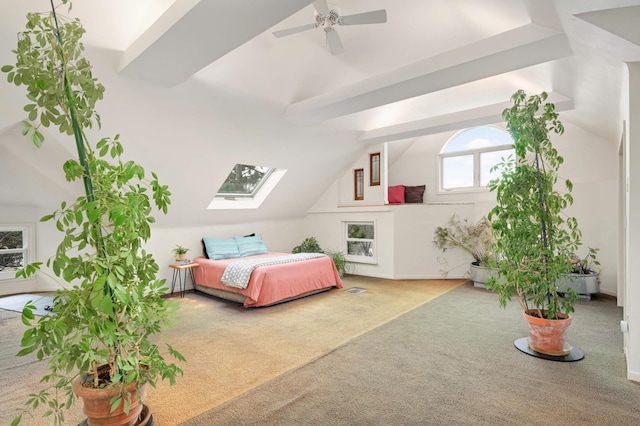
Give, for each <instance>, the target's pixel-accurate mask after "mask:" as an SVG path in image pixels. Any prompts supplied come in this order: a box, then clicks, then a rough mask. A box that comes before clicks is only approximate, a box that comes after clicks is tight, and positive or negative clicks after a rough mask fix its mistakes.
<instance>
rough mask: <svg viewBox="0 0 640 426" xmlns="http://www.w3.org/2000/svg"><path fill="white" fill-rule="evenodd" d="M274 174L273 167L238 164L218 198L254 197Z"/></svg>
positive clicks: (221, 187) (225, 182) (220, 189)
mask: <svg viewBox="0 0 640 426" xmlns="http://www.w3.org/2000/svg"><path fill="white" fill-rule="evenodd" d="M272 172H273V169H272V168H271V167H262V166H250V165H247V164H236V165H235V166H233V169H231V172H230V173H229V176H227V178H226V179H225V181H224V183H223V184H222V186H220V188H219V189H218V193H217V194H216V197H223V198H227V199H229V198H236V197H245V198H246V197H253V196H254V195H255V194H256V193H257V192H258V191H259V190H260V187H262V184H263V183H264V182H265V181H266V180H267V179H268V178H269V175H271V173H272Z"/></svg>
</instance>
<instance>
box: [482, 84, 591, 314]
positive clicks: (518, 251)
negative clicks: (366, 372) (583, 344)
mask: <svg viewBox="0 0 640 426" xmlns="http://www.w3.org/2000/svg"><path fill="white" fill-rule="evenodd" d="M546 98H547V94H546V93H544V92H543V93H542V94H540V95H534V96H530V97H527V96H526V94H525V93H524V92H523V91H522V90H520V91H518V92H516V93H515V94H514V95H513V96H512V98H511V100H512V102H513V106H512V107H511V108H508V109H506V110H505V111H504V112H503V117H504V119H505V121H506V123H507V128H508V130H509V132H510V133H511V136H512V137H513V140H514V141H515V153H516V156H515V158H513V156H511V157H510V158H508V159H507V160H505V162H504V163H502V164H499V165H497V166H496V167H498V168H500V169H502V170H503V172H502V175H501V176H500V177H498V178H496V179H494V180H492V181H491V182H490V183H489V188H490V189H491V190H492V191H494V192H495V194H496V200H497V205H496V206H495V207H494V208H493V209H492V210H491V212H490V213H489V220H490V221H491V223H492V232H493V236H494V243H493V245H492V250H493V252H494V253H495V255H496V256H497V260H495V261H493V262H492V266H495V267H497V268H498V277H493V278H490V279H489V281H488V282H487V286H488V287H489V288H491V289H493V290H495V291H497V292H498V293H499V295H500V304H501V305H502V306H505V304H506V303H507V301H508V300H511V299H512V297H514V296H517V297H518V300H519V301H520V302H521V303H522V305H523V308H524V309H534V308H535V309H538V310H541V311H545V312H544V316H545V317H546V318H549V319H557V318H558V317H559V315H560V314H561V313H564V314H570V313H571V312H573V310H574V304H575V301H576V298H577V295H576V293H575V291H573V290H572V289H571V290H569V292H568V294H567V297H564V298H563V297H560V296H559V295H558V288H557V282H558V280H559V279H561V278H562V277H564V276H566V275H567V274H568V273H570V272H571V269H572V263H571V259H572V253H574V252H576V251H577V249H578V247H579V246H580V244H581V233H580V230H579V229H578V223H577V221H576V219H575V218H573V217H567V216H566V215H565V213H564V209H565V208H566V207H568V206H569V205H571V203H572V202H573V198H572V197H571V189H572V184H571V182H570V181H569V180H565V181H564V187H565V188H566V192H564V193H561V192H560V191H559V190H558V189H556V186H557V185H556V184H557V183H558V168H559V166H560V165H561V164H562V163H563V161H564V160H563V158H562V157H561V156H560V155H559V154H558V152H557V150H556V149H555V148H554V147H553V145H552V144H551V140H550V133H551V132H553V133H556V134H562V133H563V132H564V127H563V126H562V123H561V122H560V120H559V119H558V114H557V113H556V112H555V107H554V105H553V104H552V103H545V104H543V102H544V101H545V100H546ZM540 110H541V111H540ZM500 277H502V278H503V279H499V278H500Z"/></svg>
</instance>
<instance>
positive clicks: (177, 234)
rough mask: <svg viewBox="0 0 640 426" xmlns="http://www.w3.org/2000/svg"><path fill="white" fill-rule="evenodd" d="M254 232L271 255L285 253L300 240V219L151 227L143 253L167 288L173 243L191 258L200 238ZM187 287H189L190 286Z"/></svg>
mask: <svg viewBox="0 0 640 426" xmlns="http://www.w3.org/2000/svg"><path fill="white" fill-rule="evenodd" d="M251 233H256V234H258V235H261V236H262V239H263V240H264V242H265V245H266V246H267V248H268V249H269V251H271V252H283V253H289V252H291V249H292V248H293V247H295V246H296V245H298V244H300V242H301V241H302V237H301V236H302V235H304V232H303V223H302V220H301V219H299V220H282V221H263V222H246V223H237V224H233V225H207V226H195V227H189V226H184V227H154V228H153V230H152V235H151V239H150V240H149V241H148V243H147V250H149V251H150V252H151V253H153V255H154V257H155V259H156V261H157V262H158V265H159V267H160V271H159V273H158V278H160V279H163V278H164V279H166V280H167V284H166V285H167V287H168V288H170V286H171V275H172V270H171V269H170V268H169V267H168V265H169V264H170V263H174V260H175V255H174V253H173V251H172V250H173V248H174V247H175V246H176V244H179V245H181V246H184V247H186V248H188V249H189V252H188V253H187V257H188V258H189V259H195V258H196V257H198V256H202V254H203V249H202V242H201V240H202V238H203V237H210V238H232V237H234V236H236V235H248V234H251ZM188 288H191V287H190V285H189V286H188Z"/></svg>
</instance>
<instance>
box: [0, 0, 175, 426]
mask: <svg viewBox="0 0 640 426" xmlns="http://www.w3.org/2000/svg"><path fill="white" fill-rule="evenodd" d="M62 3H65V4H69V8H70V7H71V4H70V2H69V1H68V0H62ZM51 7H52V10H51V12H50V13H48V14H46V13H45V14H41V13H29V14H28V15H27V21H28V22H27V26H26V29H25V30H24V31H23V32H22V33H21V34H20V35H19V37H18V46H17V48H16V50H14V53H15V54H16V64H15V65H6V66H3V67H2V71H3V72H5V73H7V79H8V81H9V82H10V83H14V84H16V85H17V86H20V85H25V86H26V89H27V93H28V95H27V98H28V103H27V105H26V106H25V107H24V110H25V111H26V112H27V114H28V118H29V121H25V122H24V124H23V126H24V127H23V129H24V130H23V134H24V135H26V136H28V137H29V139H30V140H31V142H32V143H33V145H34V146H35V147H39V146H40V145H42V143H43V142H44V135H43V133H42V132H41V131H40V129H41V127H45V128H47V127H57V128H58V130H59V131H60V134H61V135H63V136H64V135H70V136H73V139H74V141H75V144H76V150H77V153H78V158H77V159H70V160H67V161H66V162H65V163H64V164H63V165H62V168H63V170H64V173H65V176H66V178H67V180H68V181H77V180H80V181H82V182H83V184H84V194H82V195H78V197H77V198H76V199H75V200H74V201H72V202H68V201H66V200H63V201H62V202H61V203H60V206H59V208H58V209H57V210H56V211H54V212H53V213H51V214H49V215H46V216H45V217H43V218H42V221H44V222H46V221H51V222H53V223H55V226H56V228H57V229H58V230H59V231H61V233H62V235H63V236H62V241H61V242H60V244H59V245H58V248H57V250H56V252H55V254H54V255H53V256H52V257H51V258H50V259H49V260H48V261H47V262H46V268H45V264H43V263H42V262H36V263H33V264H29V265H27V266H25V268H23V269H21V270H20V271H18V273H17V274H16V276H22V277H27V276H30V275H32V274H35V273H37V272H40V273H43V274H47V275H50V276H51V277H52V278H54V279H56V280H57V281H58V283H59V285H60V289H59V290H58V291H57V295H56V296H55V298H54V302H53V305H52V314H51V315H46V316H42V317H40V318H39V319H38V320H36V319H35V316H34V311H35V309H36V307H35V306H34V305H33V303H27V304H26V305H25V307H24V309H23V311H22V319H23V322H24V323H25V324H26V325H27V326H28V328H27V330H26V331H25V332H24V336H23V338H22V341H21V346H22V349H21V350H20V351H19V352H18V355H19V356H20V355H27V354H31V353H35V354H37V357H38V359H39V360H40V361H45V362H47V363H48V365H49V374H47V375H45V376H44V377H43V378H42V380H41V383H43V386H44V387H45V388H44V389H42V390H34V391H33V394H32V395H31V396H30V398H29V400H28V401H27V402H26V403H25V407H24V408H23V410H22V412H21V413H20V414H19V415H18V416H17V417H16V418H15V419H14V421H13V422H12V425H16V424H18V423H19V422H20V421H21V420H22V417H23V416H24V415H33V414H34V411H37V410H38V409H40V408H44V410H43V411H45V412H44V414H43V415H44V416H51V417H50V419H51V420H49V422H51V423H55V424H56V425H60V424H63V423H64V412H65V409H68V408H69V407H71V406H72V405H73V403H74V402H75V400H76V398H77V397H80V398H83V400H84V412H85V414H86V415H87V417H88V419H87V421H88V424H139V422H140V421H141V422H142V423H140V424H145V423H146V422H152V421H153V419H152V417H151V414H150V411H149V410H148V409H146V410H145V409H144V407H143V403H142V401H141V399H142V397H143V395H144V387H145V385H146V384H150V385H151V386H155V384H156V381H157V380H158V379H162V380H164V379H168V380H169V382H170V383H171V384H173V383H174V381H175V379H176V377H177V376H178V375H180V374H182V370H181V369H180V368H179V367H178V366H177V365H176V364H174V363H172V362H169V361H168V360H167V359H166V358H167V357H171V358H173V359H176V360H179V361H184V358H183V357H182V355H181V354H180V353H179V352H178V351H176V350H175V349H174V348H173V347H172V346H171V345H170V344H168V343H167V344H166V346H164V345H163V346H160V345H158V343H157V339H155V338H154V335H156V334H159V333H161V330H162V327H163V325H164V324H165V323H166V322H168V321H170V320H171V318H172V316H173V313H174V312H175V310H176V308H177V305H176V304H175V302H172V301H169V300H167V299H166V298H164V297H162V296H163V295H164V294H165V293H166V291H167V288H166V286H165V282H164V280H161V279H157V278H156V273H157V272H158V269H159V268H158V264H157V263H156V261H155V260H154V258H153V256H152V255H151V253H149V252H147V251H146V250H145V249H144V243H145V242H146V241H147V240H148V239H149V237H150V235H151V224H152V223H153V222H154V218H153V216H152V213H153V212H154V210H155V209H157V210H159V211H160V212H163V213H166V212H167V208H168V206H169V203H170V195H171V192H170V191H169V189H168V187H167V186H166V185H161V184H160V183H159V181H158V177H157V176H156V175H155V173H151V176H148V174H147V172H146V171H145V169H144V168H143V167H142V166H141V165H140V164H138V163H136V162H134V161H131V160H126V161H125V160H124V159H123V157H122V154H123V150H124V148H123V145H122V143H121V141H120V136H119V135H115V136H114V137H112V138H103V139H100V140H99V141H97V142H93V143H92V142H90V141H89V140H88V138H87V136H86V134H85V131H84V129H85V128H88V127H92V126H97V127H99V125H100V117H99V116H98V114H97V113H96V111H95V104H96V102H97V101H98V100H100V99H102V97H103V93H104V87H103V86H102V85H101V84H100V83H98V81H97V80H96V79H95V78H94V77H93V75H92V69H91V64H90V63H89V62H88V61H87V59H86V58H84V57H83V56H82V52H83V45H82V43H81V42H80V38H81V36H82V34H83V33H84V29H83V28H82V25H81V23H80V21H79V20H77V19H75V20H71V19H68V20H64V21H63V20H60V22H59V21H58V15H57V13H56V8H55V7H54V5H53V3H51ZM19 142H20V143H22V141H19ZM154 207H155V209H154ZM141 413H146V414H141ZM94 415H97V417H98V418H99V419H100V420H98V421H99V422H100V423H94V422H95V420H93V419H92V418H93V416H94Z"/></svg>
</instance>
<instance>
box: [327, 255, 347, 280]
mask: <svg viewBox="0 0 640 426" xmlns="http://www.w3.org/2000/svg"><path fill="white" fill-rule="evenodd" d="M325 254H326V255H327V256H329V257H331V260H333V264H334V265H336V269H337V270H338V273H339V274H340V276H343V275H344V274H345V273H349V272H350V271H351V267H352V266H353V265H352V263H351V262H349V261H348V260H347V257H346V256H345V254H344V252H342V251H326V252H325Z"/></svg>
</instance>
